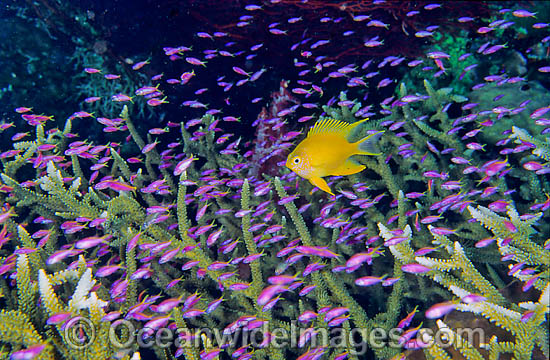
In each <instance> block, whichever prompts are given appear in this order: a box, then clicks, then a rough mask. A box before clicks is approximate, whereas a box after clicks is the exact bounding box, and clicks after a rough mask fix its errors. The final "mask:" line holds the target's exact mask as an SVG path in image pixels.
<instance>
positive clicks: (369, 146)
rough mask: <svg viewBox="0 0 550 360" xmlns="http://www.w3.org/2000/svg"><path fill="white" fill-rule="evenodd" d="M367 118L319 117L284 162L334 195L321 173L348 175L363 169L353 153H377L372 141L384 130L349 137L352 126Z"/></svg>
mask: <svg viewBox="0 0 550 360" xmlns="http://www.w3.org/2000/svg"><path fill="white" fill-rule="evenodd" d="M366 120H368V119H364V120H361V121H358V122H356V123H353V124H349V123H346V122H343V121H339V120H335V119H324V120H318V121H317V122H316V123H315V125H314V126H313V127H312V128H311V129H310V130H309V132H308V133H307V136H306V138H305V139H304V140H303V141H302V142H301V143H299V144H298V146H296V148H295V149H294V150H293V151H292V152H291V153H290V155H288V158H287V159H286V166H287V167H288V168H289V169H290V170H292V171H294V172H295V173H296V174H298V175H300V176H301V177H303V178H304V179H307V180H309V181H310V182H311V183H312V184H313V185H315V186H317V187H318V188H320V189H321V190H323V191H325V192H327V193H329V194H331V195H334V194H333V193H332V191H331V190H330V187H329V186H328V184H327V182H326V181H325V180H324V179H323V177H324V176H329V175H351V174H355V173H358V172H360V171H362V170H363V169H364V168H365V166H364V165H361V164H359V163H357V162H356V161H355V160H353V159H351V158H350V157H351V156H352V155H380V154H379V153H376V150H375V146H374V145H375V143H376V142H377V141H378V139H380V137H381V136H382V133H383V131H379V132H376V133H374V134H370V135H368V136H367V137H364V138H363V139H361V140H359V141H357V142H349V141H348V137H349V135H350V134H351V133H352V132H353V129H355V128H356V127H357V125H359V124H361V123H363V122H364V121H366Z"/></svg>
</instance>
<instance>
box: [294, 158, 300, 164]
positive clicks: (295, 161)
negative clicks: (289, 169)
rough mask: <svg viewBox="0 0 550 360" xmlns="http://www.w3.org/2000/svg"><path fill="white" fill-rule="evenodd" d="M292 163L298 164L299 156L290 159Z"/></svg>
mask: <svg viewBox="0 0 550 360" xmlns="http://www.w3.org/2000/svg"><path fill="white" fill-rule="evenodd" d="M292 162H293V163H295V164H299V163H300V158H299V157H295V158H294V159H293V160H292Z"/></svg>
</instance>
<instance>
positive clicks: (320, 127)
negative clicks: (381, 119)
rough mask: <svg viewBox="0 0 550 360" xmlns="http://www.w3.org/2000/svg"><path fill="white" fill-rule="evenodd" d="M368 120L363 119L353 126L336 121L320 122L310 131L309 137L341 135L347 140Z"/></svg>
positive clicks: (325, 120)
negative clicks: (357, 127)
mask: <svg viewBox="0 0 550 360" xmlns="http://www.w3.org/2000/svg"><path fill="white" fill-rule="evenodd" d="M366 120H368V119H363V120H361V121H358V122H355V123H353V124H350V123H347V122H344V121H340V120H336V119H323V120H318V121H317V122H316V123H315V125H314V126H313V127H312V128H311V129H310V130H309V132H308V133H307V136H308V137H310V136H312V135H317V134H340V135H342V136H343V137H345V138H347V137H348V135H349V134H350V133H351V131H352V130H353V129H354V128H355V127H356V126H357V125H359V124H360V123H362V122H363V121H366Z"/></svg>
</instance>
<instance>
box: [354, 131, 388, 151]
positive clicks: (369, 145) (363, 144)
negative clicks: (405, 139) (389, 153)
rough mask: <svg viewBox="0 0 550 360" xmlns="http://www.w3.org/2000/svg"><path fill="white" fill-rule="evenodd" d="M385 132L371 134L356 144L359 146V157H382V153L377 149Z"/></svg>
mask: <svg viewBox="0 0 550 360" xmlns="http://www.w3.org/2000/svg"><path fill="white" fill-rule="evenodd" d="M383 133H384V132H383V131H378V132H375V133H374V134H370V135H368V136H366V137H364V138H362V139H361V140H359V141H358V142H356V143H355V144H356V145H357V154H358V155H381V153H380V152H379V151H378V150H377V149H376V146H375V145H376V143H377V142H378V140H380V138H381V137H382V134H383Z"/></svg>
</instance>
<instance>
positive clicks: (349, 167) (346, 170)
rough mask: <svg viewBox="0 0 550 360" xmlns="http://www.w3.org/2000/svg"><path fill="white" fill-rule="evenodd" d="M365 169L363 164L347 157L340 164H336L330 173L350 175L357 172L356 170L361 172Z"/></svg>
mask: <svg viewBox="0 0 550 360" xmlns="http://www.w3.org/2000/svg"><path fill="white" fill-rule="evenodd" d="M364 169H365V165H361V164H358V163H357V162H356V161H355V160H353V159H351V158H350V159H347V160H346V161H344V162H343V163H342V165H340V166H338V167H337V168H336V169H334V171H331V173H330V175H339V176H342V175H351V174H357V173H358V172H361V171H363V170H364Z"/></svg>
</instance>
